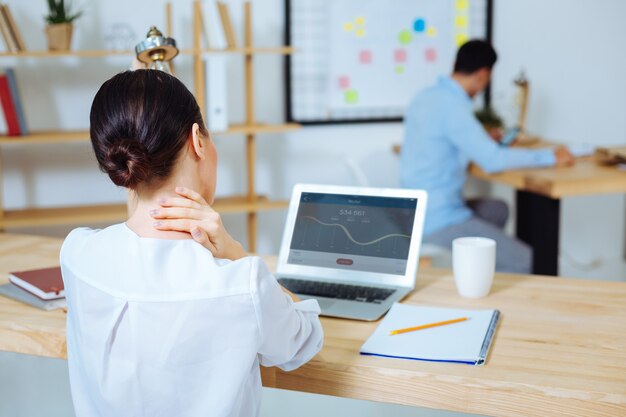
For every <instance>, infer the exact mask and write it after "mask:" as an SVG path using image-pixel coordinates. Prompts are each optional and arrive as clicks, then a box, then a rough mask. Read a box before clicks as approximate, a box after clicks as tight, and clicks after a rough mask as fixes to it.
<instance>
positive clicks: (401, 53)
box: [393, 49, 406, 63]
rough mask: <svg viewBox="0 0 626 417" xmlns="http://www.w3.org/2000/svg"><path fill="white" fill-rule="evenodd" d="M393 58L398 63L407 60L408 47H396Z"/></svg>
mask: <svg viewBox="0 0 626 417" xmlns="http://www.w3.org/2000/svg"><path fill="white" fill-rule="evenodd" d="M393 60H394V61H395V62H396V63H403V62H406V49H396V50H395V51H393Z"/></svg>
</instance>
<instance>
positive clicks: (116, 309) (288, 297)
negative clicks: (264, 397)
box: [61, 70, 323, 417]
mask: <svg viewBox="0 0 626 417" xmlns="http://www.w3.org/2000/svg"><path fill="white" fill-rule="evenodd" d="M90 125H91V126H90V135H91V141H92V145H93V149H94V152H95V155H96V159H97V160H98V164H99V166H100V169H101V170H102V171H103V172H105V173H106V174H107V175H108V176H109V177H110V178H111V181H113V183H114V184H116V185H118V186H121V187H126V188H128V189H130V190H132V192H133V194H134V196H135V200H136V205H135V207H134V210H133V211H132V213H130V216H129V218H128V220H127V221H126V222H124V223H120V224H116V225H113V226H110V227H107V228H105V229H89V228H78V229H75V230H73V231H72V232H71V233H70V234H69V235H68V237H67V238H66V240H65V242H64V244H63V247H62V249H61V268H62V272H63V280H64V282H65V291H66V297H67V303H68V315H67V351H68V363H69V371H70V384H71V389H72V399H73V402H74V409H75V412H76V415H77V416H79V417H80V416H255V415H258V413H259V405H260V397H261V378H260V370H259V365H263V366H278V367H280V368H282V369H284V370H292V369H295V368H297V367H299V366H300V365H302V364H303V363H305V362H307V361H308V360H309V359H311V358H312V357H313V356H314V355H315V354H316V353H317V352H318V351H319V350H320V349H321V346H322V340H323V332H322V328H321V325H320V321H319V317H318V315H319V311H320V310H319V306H318V304H317V301H315V300H305V301H299V300H298V299H297V297H295V296H294V295H293V294H290V293H289V292H288V291H287V290H285V289H283V288H282V287H280V286H279V284H278V283H277V281H276V280H275V278H274V277H273V276H272V274H271V273H270V272H269V271H268V269H267V267H266V266H265V264H264V263H263V261H262V260H261V259H260V258H258V257H250V256H248V255H247V254H246V252H245V251H244V249H243V247H242V246H241V244H240V243H239V242H237V241H236V240H235V239H233V238H232V237H231V236H230V235H229V234H228V232H227V231H226V229H225V228H224V226H223V224H222V222H221V220H220V216H219V214H218V213H216V212H215V211H213V209H212V208H211V206H210V204H209V203H212V201H213V197H214V194H215V185H216V166H217V154H216V151H215V147H214V144H213V141H212V140H211V138H210V135H209V132H208V131H207V129H206V127H205V125H204V122H203V120H202V115H201V113H200V109H199V107H198V104H197V103H196V100H195V99H194V97H193V95H192V94H191V93H190V92H189V90H187V88H186V87H185V86H184V85H183V84H182V83H181V82H180V81H179V80H178V79H176V78H174V77H172V76H170V75H168V74H166V73H164V72H161V71H156V70H137V71H127V72H124V73H121V74H118V75H116V76H114V77H113V78H111V79H110V80H108V81H106V82H105V83H104V84H103V85H102V87H101V88H100V90H99V91H98V93H97V94H96V96H95V98H94V101H93V104H92V107H91V114H90ZM207 202H208V203H207Z"/></svg>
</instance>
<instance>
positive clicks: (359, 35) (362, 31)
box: [356, 28, 365, 38]
mask: <svg viewBox="0 0 626 417" xmlns="http://www.w3.org/2000/svg"><path fill="white" fill-rule="evenodd" d="M356 36H358V37H359V38H362V37H363V36H365V29H360V28H359V29H357V30H356Z"/></svg>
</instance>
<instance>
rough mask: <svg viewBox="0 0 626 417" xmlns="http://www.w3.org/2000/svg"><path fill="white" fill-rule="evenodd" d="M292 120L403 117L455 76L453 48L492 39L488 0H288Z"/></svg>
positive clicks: (288, 95) (289, 76)
mask: <svg viewBox="0 0 626 417" xmlns="http://www.w3.org/2000/svg"><path fill="white" fill-rule="evenodd" d="M286 10H287V42H288V43H289V44H290V45H292V46H293V47H294V48H295V49H296V51H295V52H294V54H293V55H292V56H290V57H288V61H287V82H288V85H287V119H288V120H289V121H295V122H299V123H305V124H306V123H309V124H313V123H341V122H365V121H368V122H369V121H381V120H398V119H400V118H401V117H402V115H403V113H404V109H405V108H406V106H407V105H408V104H409V102H410V100H411V98H412V97H413V96H414V95H415V94H416V93H417V92H418V91H419V90H421V89H423V88H425V87H428V86H430V85H432V84H434V83H435V82H436V80H437V78H438V77H439V76H441V75H447V74H450V72H451V71H452V66H453V63H454V57H455V55H456V50H457V49H458V47H459V46H460V45H462V44H463V43H464V42H466V41H467V40H468V39H472V38H482V39H485V38H487V37H488V35H489V33H490V31H489V29H488V22H489V20H490V19H489V18H488V16H489V13H490V10H491V5H490V0H287V8H286Z"/></svg>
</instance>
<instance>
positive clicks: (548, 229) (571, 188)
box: [470, 158, 626, 275]
mask: <svg viewBox="0 0 626 417" xmlns="http://www.w3.org/2000/svg"><path fill="white" fill-rule="evenodd" d="M470 174H471V175H472V176H474V177H476V178H480V179H483V180H486V181H490V182H495V183H500V184H505V185H508V186H511V187H513V188H514V189H515V190H517V191H516V205H517V210H516V215H517V221H516V233H517V236H518V237H519V238H520V239H521V240H523V241H525V242H526V243H528V244H529V245H530V246H532V248H533V253H534V257H533V273H535V274H544V275H557V274H558V255H559V223H560V206H561V198H563V197H571V196H581V195H594V194H607V193H625V192H626V172H624V171H620V170H618V169H617V168H615V167H606V166H600V165H598V164H597V163H596V162H595V161H594V159H593V158H584V159H579V160H578V161H577V162H576V165H574V166H572V167H568V168H542V169H520V170H513V171H506V172H502V173H498V174H486V173H485V172H483V171H482V170H481V169H480V168H478V167H477V166H475V165H473V166H472V167H471V168H470Z"/></svg>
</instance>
